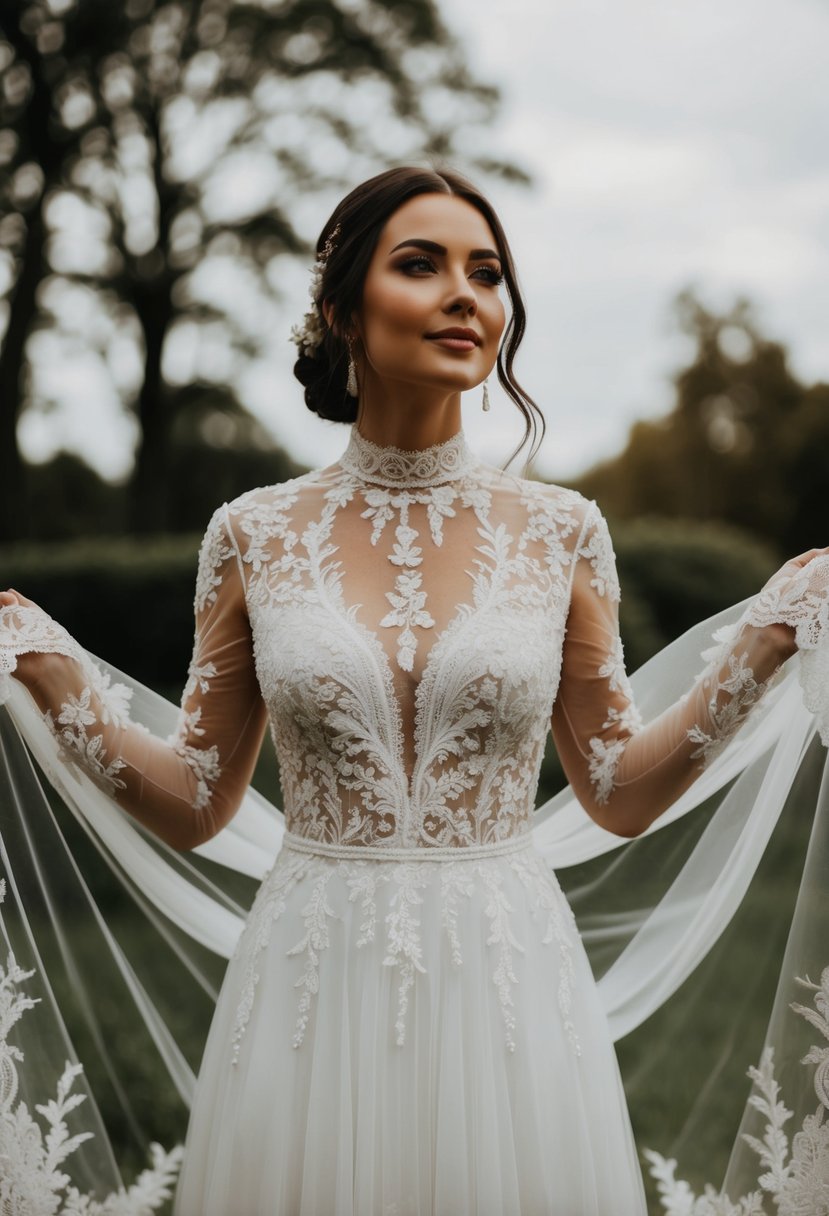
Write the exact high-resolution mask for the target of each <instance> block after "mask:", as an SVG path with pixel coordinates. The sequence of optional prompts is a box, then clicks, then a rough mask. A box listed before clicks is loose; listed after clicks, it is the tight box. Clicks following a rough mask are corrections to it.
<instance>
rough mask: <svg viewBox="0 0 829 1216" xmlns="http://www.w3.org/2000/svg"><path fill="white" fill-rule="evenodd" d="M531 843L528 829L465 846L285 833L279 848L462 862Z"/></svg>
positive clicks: (322, 854)
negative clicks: (364, 841)
mask: <svg viewBox="0 0 829 1216" xmlns="http://www.w3.org/2000/svg"><path fill="white" fill-rule="evenodd" d="M531 844H532V832H521V833H519V834H518V835H517V836H509V837H507V839H506V840H496V841H493V843H492V844H468V845H448V846H447V845H434V846H433V845H416V846H414V847H412V848H404V847H398V846H395V845H384V844H377V845H370V844H329V843H328V842H327V841H323V840H309V839H308V838H307V837H306V836H297V835H295V834H294V833H293V832H286V833H285V835H284V836H283V838H282V847H283V848H286V849H293V850H295V851H296V852H298V853H317V854H318V855H319V856H320V857H342V858H350V859H352V860H358V859H361V858H367V859H372V860H377V861H466V860H467V859H469V860H471V859H472V858H474V857H499V856H501V855H502V854H504V853H517V852H518V851H519V850H520V849H528V848H530V846H531Z"/></svg>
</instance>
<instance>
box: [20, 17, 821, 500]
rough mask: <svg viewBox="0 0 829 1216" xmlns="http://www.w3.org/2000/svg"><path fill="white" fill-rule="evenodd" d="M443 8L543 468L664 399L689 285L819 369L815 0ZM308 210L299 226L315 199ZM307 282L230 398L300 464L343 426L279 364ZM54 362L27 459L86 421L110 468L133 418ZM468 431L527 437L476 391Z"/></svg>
mask: <svg viewBox="0 0 829 1216" xmlns="http://www.w3.org/2000/svg"><path fill="white" fill-rule="evenodd" d="M444 13H445V19H446V21H447V22H448V24H449V25H450V26H451V27H452V28H453V29H454V30H455V31H456V32H457V34H458V36H459V37H460V38H461V39H462V41H463V42H464V44H465V46H466V47H467V50H468V57H469V61H470V65H471V67H472V70H473V72H474V73H475V74H477V75H478V76H481V77H483V78H484V79H488V80H491V81H493V82H494V83H497V84H498V85H500V87H501V88H502V90H503V94H504V104H503V107H502V111H501V117H500V119H499V120H498V121H497V122H496V123H495V124H493V126H492V129H491V130H490V131H489V132H488V133H487V134H486V135H485V138H486V140H487V141H488V143H489V146H490V150H491V152H492V153H493V154H506V155H511V156H513V157H515V158H516V159H518V160H519V161H520V162H522V163H523V164H524V165H525V166H526V167H527V168H528V169H529V170H530V171H531V172H532V174H533V175H534V178H535V185H534V187H533V188H532V189H531V190H518V189H515V188H508V187H504V186H501V185H499V184H497V183H496V184H495V186H494V187H493V186H491V185H490V184H489V183H487V189H488V193H489V194H490V195H491V197H492V198H493V201H494V202H495V204H496V207H497V209H498V210H499V212H500V214H501V216H502V219H503V221H504V223H505V226H506V229H507V232H508V235H509V236H510V239H511V243H512V245H513V248H514V251H515V253H516V257H517V262H518V266H519V271H520V274H521V279H522V283H523V287H524V293H525V297H526V300H527V305H528V311H529V327H528V332H527V337H526V339H525V342H524V345H523V347H522V350H521V353H520V355H519V359H518V364H517V371H518V374H519V378H520V379H521V380H522V382H523V383H524V385H525V387H526V388H527V389H528V390H529V391H530V392H531V393H532V394H533V395H534V396H535V397H536V399H537V400H538V401H539V403H540V404H541V405H542V407H543V409H544V411H545V414H546V416H547V419H548V424H549V430H548V437H547V439H546V441H545V444H544V447H543V449H542V452H541V455H540V457H539V464H538V467H539V471H540V472H541V473H543V474H544V475H546V476H548V477H556V476H561V477H565V476H570V475H573V474H575V473H577V472H579V471H581V470H583V469H584V468H586V467H587V466H588V465H590V464H592V463H593V462H594V461H595V460H597V459H600V458H602V457H605V456H608V455H610V454H612V453H613V452H615V451H617V450H618V449H619V448H620V447H621V445H622V444H623V442H624V439H625V435H626V433H627V429H628V427H629V425H630V423H631V422H632V421H633V420H634V419H635V418H637V417H643V416H649V415H651V416H652V415H654V414H658V413H662V412H664V411H665V410H666V409H667V408H669V407H670V405H671V402H672V387H671V384H670V376H671V374H672V372H674V371H675V370H676V369H677V368H678V367H680V366H682V364H683V362H684V361H685V360H686V359H687V358H688V355H689V349H688V340H687V339H684V338H682V337H681V336H680V335H678V334H677V332H676V327H675V323H674V321H673V319H672V314H671V301H672V299H673V297H674V295H675V294H676V292H677V291H678V290H679V289H680V288H682V287H685V286H688V285H693V286H695V287H696V289H697V291H698V293H699V294H700V296H701V298H702V299H703V301H704V302H705V303H707V304H709V305H710V306H713V307H727V306H728V305H730V304H731V303H732V301H733V300H734V298H735V296H736V295H737V294H740V293H744V294H747V295H748V296H749V297H750V298H751V299H752V300H753V301H754V302H755V304H756V307H757V318H758V321H759V323H760V326H761V328H762V329H763V330H764V331H765V332H766V333H768V334H769V335H770V336H772V337H775V338H779V339H781V340H782V341H784V342H785V343H786V344H787V346H788V347H789V349H790V351H791V357H792V366H793V368H794V370H795V373H796V374H798V375H799V376H801V377H802V378H804V379H805V380H807V381H810V380H814V379H829V343H827V339H826V318H827V315H829V292H828V291H827V283H829V152H828V151H827V149H829V88H827V83H826V66H827V56H826V48H827V47H829V4H827V3H826V0H693V3H692V2H691V0H683V2H682V3H676V2H672V0H602V2H601V3H597V2H596V0H558V2H555V0H552V2H551V0H508V2H502V0H495V2H493V0H488V2H487V3H486V4H481V2H480V0H444ZM355 184H356V183H355ZM311 211H312V214H310V215H309V216H308V217H307V228H308V235H309V236H310V235H312V234H314V235H315V233H316V231H317V230H318V229H319V227H320V226H321V224H322V222H323V221H324V219H325V218H326V215H327V206H326V205H322V204H321V205H320V206H319V209H318V213H317V212H316V211H314V208H313V207H312V208H311ZM307 283H308V277H307V273H306V271H305V269H304V268H301V269H300V268H297V269H296V271H295V272H294V271H291V270H288V271H286V275H285V280H284V281H283V283H282V285H281V286H282V289H283V291H284V292H285V294H286V302H285V306H284V314H283V315H281V316H280V317H279V318H278V321H277V325H276V329H277V330H280V331H281V332H277V333H276V334H275V340H274V347H273V355H272V357H271V358H269V359H268V361H267V362H266V363H264V364H262V365H261V366H260V367H259V368H258V369H257V370H256V371H255V373H254V374H253V375H251V376H249V377H248V378H247V380H246V381H245V384H244V386H243V392H244V396H245V398H246V400H247V401H248V403H249V404H250V405H251V407H252V408H254V410H255V411H256V413H257V414H259V416H261V417H262V418H263V420H264V421H266V422H267V424H268V425H269V427H270V428H271V430H273V432H274V434H275V435H276V436H277V437H278V439H279V440H280V441H281V442H282V443H284V445H285V446H286V447H287V448H288V449H289V450H290V451H291V452H292V453H293V454H294V455H296V456H297V457H298V458H299V459H301V460H303V461H304V462H306V463H308V464H325V463H328V462H329V461H330V460H333V459H335V458H336V456H337V455H338V454H339V453H340V452H341V451H342V449H343V447H344V444H345V430H344V428H342V427H337V426H334V425H332V424H325V423H322V422H321V421H319V420H318V419H315V418H314V417H313V416H312V415H310V414H309V413H308V412H307V411H306V410H305V407H304V405H303V404H302V400H301V395H300V393H301V390H300V388H299V385H298V384H297V383H296V381H295V380H294V379H293V377H292V376H291V374H290V363H291V360H292V354H293V347H291V346H290V345H289V343H288V341H287V335H288V333H289V330H290V327H291V325H292V324H293V322H294V321H295V320H297V319H298V318H300V317H301V315H302V313H303V312H304V310H305V306H306V291H307ZM58 363H60V360H57V361H53V363H52V366H53V367H54V370H55V372H56V373H59V375H60V377H61V388H62V391H63V395H64V398H65V399H66V400H68V401H69V402H70V406H69V407H68V408H66V409H65V410H63V411H62V412H61V413H60V414H59V415H54V414H53V415H51V416H50V417H49V419H48V422H47V423H46V424H45V425H44V424H43V423H42V422H39V421H38V420H36V419H35V418H34V417H32V418H30V419H29V420H28V422H27V421H26V420H24V426H23V428H22V436H23V440H24V443H25V445H26V447H27V450H28V451H29V452H30V454H31V455H32V456H37V457H41V458H42V457H44V456H45V455H47V454H48V452H49V450H50V449H51V448H53V447H54V446H56V445H60V444H61V443H63V444H65V445H66V446H73V445H74V444H76V443H77V442H78V439H79V436H80V435H81V433H82V432H83V433H84V435H85V436H89V434H90V431H92V432H93V433H94V434H95V436H96V439H95V446H94V448H91V449H90V448H89V447H87V446H86V445H87V444H88V439H85V441H84V444H83V446H84V448H85V454H86V455H87V456H88V457H91V458H92V459H93V460H94V461H95V463H96V465H97V466H98V467H99V468H100V469H101V470H102V471H104V472H106V473H110V474H116V473H118V472H119V471H122V472H123V471H124V470H125V468H126V466H127V464H128V462H129V448H130V436H131V435H132V434H133V432H132V430H131V428H130V426H129V425H128V424H127V423H124V422H123V421H122V422H120V423H119V422H118V421H117V411H116V410H114V409H113V408H112V405H111V404H110V400H111V397H110V394H108V393H107V392H105V391H104V389H103V386H102V385H101V384H97V383H94V382H93V381H92V380H91V379H90V373H89V369H88V368H87V369H84V368H75V369H74V370H73V369H70V368H69V367H68V366H65V365H61V366H60V367H58V366H57V364H58ZM81 420H82V421H83V423H84V425H83V427H81V426H80V425H79V423H80V422H81ZM464 425H465V427H466V430H467V433H468V435H469V437H470V440H471V442H472V444H473V447H475V448H476V449H477V450H478V451H479V452H480V453H481V454H482V455H483V456H484V457H485V458H487V459H490V460H493V461H495V462H500V461H502V460H503V459H504V458H505V457H506V455H507V454H508V453H509V451H510V450H511V448H512V446H514V444H515V442H517V439H518V437H519V436H520V433H521V425H520V421H519V420H518V416H517V413H516V411H515V409H514V407H512V406H511V405H510V404H509V403H508V402H507V401H506V400H505V399H503V398H502V397H500V394H496V393H493V409H492V412H491V413H490V414H488V415H484V414H482V413H481V411H480V392H479V391H476V392H475V393H474V394H469V396H468V400H467V401H466V402H465V405H464Z"/></svg>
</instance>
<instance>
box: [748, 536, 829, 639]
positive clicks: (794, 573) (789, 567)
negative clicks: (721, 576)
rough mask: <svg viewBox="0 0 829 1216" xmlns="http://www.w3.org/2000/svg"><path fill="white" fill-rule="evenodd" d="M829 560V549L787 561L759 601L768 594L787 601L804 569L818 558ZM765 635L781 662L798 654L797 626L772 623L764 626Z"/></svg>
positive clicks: (810, 550) (814, 550)
mask: <svg viewBox="0 0 829 1216" xmlns="http://www.w3.org/2000/svg"><path fill="white" fill-rule="evenodd" d="M821 557H825V558H829V547H827V548H825V549H809V550H808V552H807V553H801V554H799V555H798V556H797V557H793V558H791V560H790V561H787V562H786V564H785V566H781V567H780V569H779V570H778V571H777V573H776V574H773V575H772V577H771V578H770V579H769V581H768V582H767V583H766V585H765V586H764V587H763V590H762V591H761V592H760V597H759V599H760V600H761V601H762V599H763V597H764V596H766V595H767V593H771V594H773V595H774V596H775V597H779V596H781V595H782V597H783V598H784V599H785V596H786V590H787V587H789V586H792V585H793V584H794V583H795V581H796V580H797V581H800V579H799V576H800V575H801V574H802V572H803V570H804V568H805V567H806V566H808V565H809V564H810V562H813V561H815V559H816V558H821ZM760 628H761V629H762V632H763V635H764V637H765V638H766V640H767V641H768V642H769V645H771V646H773V647H774V649H775V650H776V651H777V653H778V654H779V655H780V661H781V662H783V661H784V660H785V659H789V658H791V656H792V655H793V654H796V653H797V642H796V634H795V626H794V625H790V624H784V623H783V622H770V623H766V624H764V625H762V626H761V627H760Z"/></svg>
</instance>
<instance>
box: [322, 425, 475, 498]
mask: <svg viewBox="0 0 829 1216" xmlns="http://www.w3.org/2000/svg"><path fill="white" fill-rule="evenodd" d="M475 463H476V460H475V456H474V454H473V452H472V450H471V449H470V447H469V445H468V443H467V442H466V437H465V436H464V433H463V431H458V433H457V434H456V435H453V436H452V438H451V439H447V440H446V442H445V443H436V444H433V445H432V446H431V447H428V448H423V449H421V450H420V451H415V452H407V451H404V450H403V449H402V448H395V447H391V446H388V447H386V446H383V447H381V446H380V445H379V444H376V443H372V442H371V440H370V439H366V438H365V436H363V435H361V434H360V432H359V431H358V430H357V427H356V426H353V427H352V428H351V436H350V438H349V441H348V447H347V448H346V450H345V451H344V452H343V454H342V456H341V457H340V464H341V465H342V467H343V468H344V469H345V470H346V472H348V473H351V474H352V475H353V476H354V477H357V478H359V479H360V480H361V481H368V482H371V483H372V484H373V485H378V486H386V487H388V488H389V489H395V488H402V487H412V488H414V487H417V486H438V485H442V484H443V483H444V482H447V481H456V480H457V479H458V478H461V477H465V476H466V475H467V474H468V473H469V472H470V470H471V469H472V468H473V467H474V466H475Z"/></svg>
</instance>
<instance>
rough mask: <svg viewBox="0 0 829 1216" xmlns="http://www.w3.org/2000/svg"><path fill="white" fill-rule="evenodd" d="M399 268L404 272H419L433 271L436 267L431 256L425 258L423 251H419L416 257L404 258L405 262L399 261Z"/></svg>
mask: <svg viewBox="0 0 829 1216" xmlns="http://www.w3.org/2000/svg"><path fill="white" fill-rule="evenodd" d="M400 269H401V270H402V271H404V272H405V273H406V274H419V273H421V272H422V271H427V272H432V271H435V270H437V267H436V266H435V263H434V262H433V261H432V259H431V258H427V257H426V254H425V253H421V254H418V255H417V257H413V258H406V261H405V262H401V263H400Z"/></svg>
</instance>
